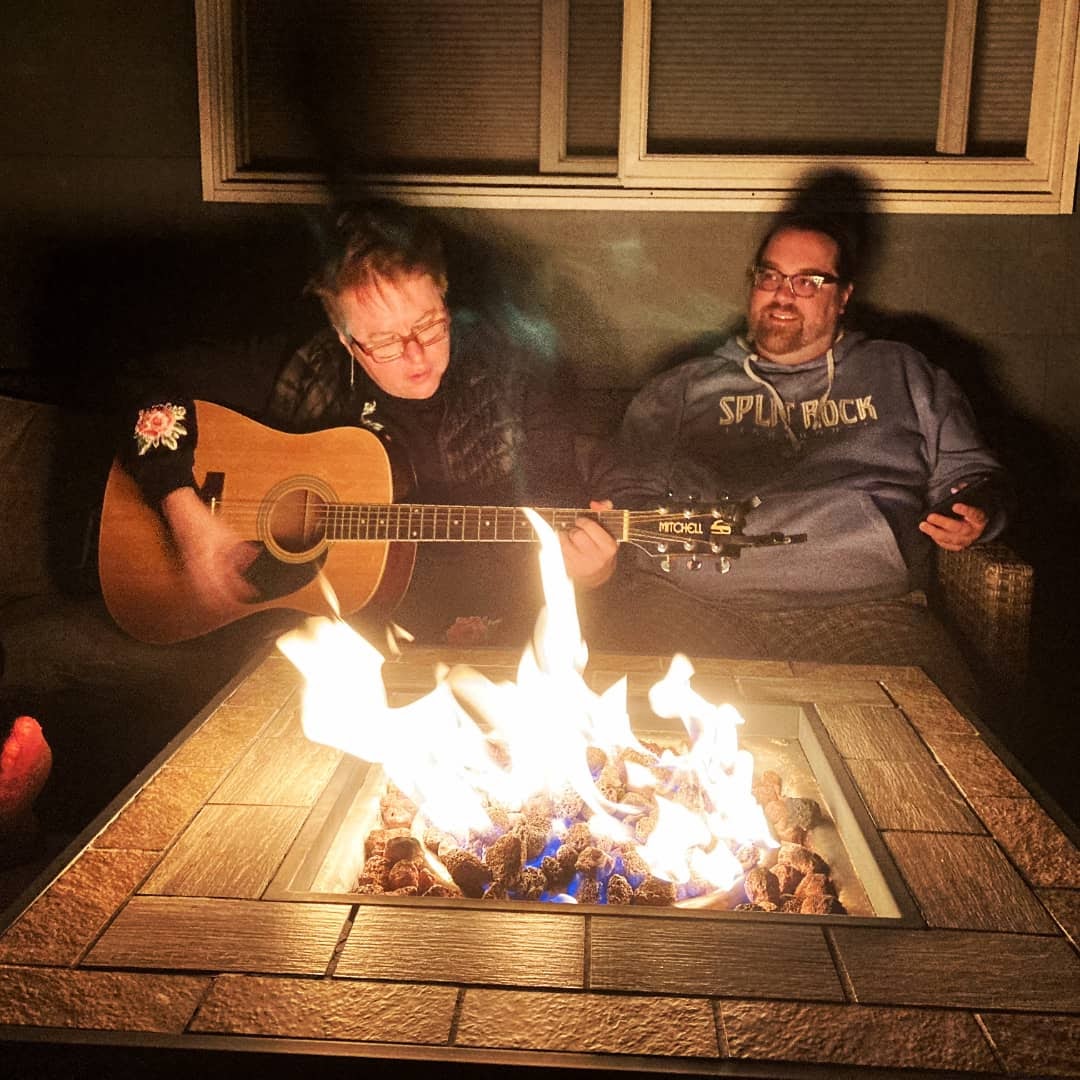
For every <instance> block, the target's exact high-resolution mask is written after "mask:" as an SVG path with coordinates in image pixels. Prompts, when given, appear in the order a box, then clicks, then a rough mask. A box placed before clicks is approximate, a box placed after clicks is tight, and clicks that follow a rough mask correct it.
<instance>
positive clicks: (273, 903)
mask: <svg viewBox="0 0 1080 1080" xmlns="http://www.w3.org/2000/svg"><path fill="white" fill-rule="evenodd" d="M436 660H443V661H447V662H450V663H453V662H459V661H460V662H467V663H471V664H472V665H473V666H475V667H478V668H479V669H480V670H481V671H484V672H487V673H490V674H493V675H494V676H498V677H512V675H513V671H514V668H515V665H516V657H515V656H511V655H509V654H504V653H500V652H496V651H492V650H471V651H470V650H461V651H457V652H454V653H453V654H451V653H450V652H449V651H448V650H442V651H441V652H440V653H438V654H436V653H434V652H432V651H425V650H416V651H413V652H411V653H409V654H408V655H407V657H406V659H405V660H403V661H401V662H397V663H393V664H389V665H387V667H386V668H385V669H384V670H385V676H386V681H387V685H388V687H389V688H390V689H391V690H396V691H402V692H410V691H414V690H420V689H424V688H426V687H427V686H429V685H430V684H431V679H432V671H433V666H434V663H435V661H436ZM664 666H665V661H664V660H662V659H661V658H656V657H639V656H633V657H623V656H618V657H616V656H599V657H594V658H593V660H592V662H591V664H590V673H591V678H592V679H594V680H595V684H596V686H597V687H601V686H606V685H607V684H608V683H610V682H611V681H612V680H613V679H614V678H615V677H616V676H617V675H621V674H623V673H627V672H628V673H629V675H630V680H631V684H632V686H633V685H635V684H640V686H642V687H643V686H646V685H649V684H651V683H652V682H653V681H655V679H656V678H657V677H658V676H659V675H660V673H661V672H662V670H663V669H664ZM695 667H696V668H697V670H698V679H697V685H698V686H699V689H701V690H702V692H703V693H705V694H706V695H707V696H709V697H710V698H711V699H712V700H720V699H722V698H723V697H725V696H728V697H734V698H738V699H742V700H745V701H748V702H811V703H813V704H814V705H815V707H816V709H817V711H818V713H819V715H820V716H821V718H822V720H823V722H824V724H825V727H826V728H827V730H828V733H829V736H830V738H831V739H832V741H833V743H834V745H835V746H836V748H837V750H838V751H839V753H840V755H841V757H842V759H843V762H844V765H845V767H846V768H847V770H848V771H849V773H850V776H851V778H852V779H853V781H854V783H855V785H856V786H857V788H858V790H859V792H860V793H861V795H862V797H863V799H864V801H865V803H866V805H867V808H868V809H869V812H870V814H871V816H872V818H873V821H874V824H875V826H876V828H877V830H878V831H879V833H880V836H881V838H882V840H883V841H884V843H885V845H886V846H887V848H888V850H889V851H890V853H891V855H892V858H893V859H894V861H895V863H896V865H897V867H898V868H899V871H900V873H901V875H902V876H903V878H904V880H905V882H906V884H907V886H908V889H909V891H910V892H911V894H912V896H913V897H914V899H915V902H916V904H917V906H918V909H919V911H920V913H921V917H922V921H923V923H924V924H925V925H923V926H919V927H916V928H911V927H903V928H901V927H890V926H871V925H862V924H847V925H845V923H844V921H843V919H842V918H838V919H833V920H826V921H825V922H824V923H820V922H812V923H811V922H808V923H806V924H805V925H804V924H797V923H794V922H791V921H785V922H780V921H777V922H776V923H774V924H770V923H769V922H768V921H767V920H763V921H757V922H747V923H740V922H738V921H732V920H726V921H721V920H711V921H710V920H698V919H693V920H686V919H678V918H643V919H637V920H632V921H633V922H634V924H635V926H634V931H633V934H632V944H633V948H632V950H629V949H628V947H627V938H626V933H625V929H624V924H625V920H620V918H619V917H618V916H617V915H615V914H613V913H610V912H607V911H606V910H605V909H602V908H599V909H585V908H583V909H581V911H577V910H574V911H572V912H569V913H567V912H566V911H561V912H559V913H558V914H557V915H555V914H547V913H544V912H543V911H538V912H537V911H528V912H522V911H520V910H519V911H512V910H505V909H499V910H483V909H479V908H478V907H475V906H474V907H470V908H466V909H458V910H454V909H453V908H452V907H447V908H432V907H430V906H429V907H424V906H419V907H413V908H408V907H400V906H398V907H389V906H385V905H382V906H380V905H377V904H362V903H344V902H343V903H333V902H303V901H296V902H291V901H282V900H267V899H263V898H262V897H263V894H264V892H265V890H266V889H267V886H268V884H269V883H270V881H271V879H272V877H273V875H274V873H275V872H276V870H277V868H278V867H279V866H280V864H281V861H282V859H283V858H284V857H285V854H286V852H287V851H288V849H289V846H290V845H291V844H292V842H293V840H294V838H295V837H296V835H297V834H298V832H299V831H300V829H301V828H302V827H303V825H304V822H305V820H306V818H307V816H308V814H309V813H310V812H311V810H312V807H313V806H314V805H315V804H316V802H317V800H318V798H319V795H320V794H321V792H322V790H323V788H324V787H325V785H326V784H327V782H328V781H329V779H330V777H331V776H332V774H333V772H334V769H335V768H336V766H337V764H338V762H339V759H340V755H339V753H338V752H337V751H334V750H330V749H328V748H326V747H323V746H318V745H315V744H312V743H310V742H308V741H307V740H306V739H305V738H304V736H303V733H302V732H301V730H300V726H299V720H298V715H297V700H296V699H297V686H298V682H299V677H298V675H297V674H296V672H295V669H294V668H293V667H292V665H291V664H290V663H288V662H287V661H286V660H284V659H283V658H281V657H280V656H276V655H275V656H271V657H268V658H267V659H265V660H263V661H262V662H261V663H260V664H259V665H258V666H257V667H256V668H255V670H253V671H252V672H251V673H250V674H249V675H248V676H247V677H245V678H244V679H242V680H240V681H239V682H238V683H237V685H236V686H235V688H234V689H233V690H232V691H231V693H229V694H228V696H227V697H225V698H224V700H223V701H222V702H221V703H220V704H218V705H217V706H216V707H214V708H212V709H210V710H208V711H207V713H206V714H205V715H203V716H200V717H198V718H196V720H195V721H193V723H192V724H191V725H190V727H189V728H188V730H187V731H186V732H185V734H184V735H183V736H182V738H181V739H180V740H178V741H177V743H176V744H175V747H174V749H173V750H172V751H171V753H170V754H169V755H168V756H167V757H166V758H165V759H164V760H163V762H162V763H160V764H159V765H158V766H157V767H156V768H154V769H153V770H152V771H150V772H149V773H148V775H146V776H144V777H142V778H141V779H140V781H138V782H137V783H136V784H135V785H133V786H132V789H131V790H130V791H129V792H128V793H127V794H126V796H125V798H124V799H122V800H121V801H120V803H118V805H117V806H116V807H115V808H113V810H112V811H111V812H110V813H108V814H107V815H105V816H104V817H103V819H102V820H101V821H99V822H98V823H96V824H95V826H94V828H93V829H92V830H91V832H92V835H91V838H90V839H89V841H87V842H85V843H84V844H82V846H80V847H78V849H77V850H74V851H71V852H69V853H68V854H67V855H66V856H65V858H64V859H63V860H62V861H61V863H60V864H59V865H58V866H57V868H56V876H55V878H54V879H53V880H52V881H51V883H50V884H49V885H48V886H47V887H46V888H44V889H43V890H42V891H41V892H40V893H39V894H38V895H37V896H36V897H35V898H33V900H32V902H30V903H29V905H28V906H26V907H25V909H23V910H21V911H19V912H18V913H17V914H16V915H15V917H14V919H13V921H11V922H10V925H8V926H7V928H6V930H4V932H3V933H2V935H0V1037H3V1038H6V1039H9V1040H10V1039H15V1040H19V1039H34V1040H42V1039H46V1040H53V1041H55V1042H56V1043H58V1044H62V1043H67V1042H80V1041H92V1040H94V1039H95V1038H97V1039H100V1038H101V1037H102V1036H101V1033H103V1032H105V1033H110V1034H109V1035H108V1038H109V1039H112V1040H113V1041H116V1040H118V1039H119V1040H121V1041H125V1042H131V1043H139V1044H145V1045H148V1046H163V1047H180V1048H183V1047H185V1046H198V1047H202V1048H205V1047H212V1048H220V1049H221V1050H223V1051H230V1050H235V1049H236V1048H237V1047H238V1046H243V1045H245V1044H247V1045H257V1046H258V1047H259V1048H260V1049H267V1048H274V1047H275V1046H284V1045H286V1044H285V1043H284V1042H281V1040H305V1041H306V1043H305V1045H311V1046H317V1047H318V1048H319V1052H320V1053H331V1054H338V1055H355V1056H360V1057H367V1058H370V1059H371V1060H372V1062H374V1061H376V1060H382V1061H384V1062H387V1061H391V1060H392V1059H394V1058H395V1057H401V1058H410V1059H413V1060H416V1059H426V1060H432V1061H439V1060H443V1061H447V1062H449V1061H454V1062H458V1063H468V1062H470V1061H489V1060H490V1061H495V1062H498V1063H502V1064H504V1065H505V1064H508V1063H511V1064H512V1063H523V1064H526V1065H527V1064H533V1063H537V1064H546V1065H563V1066H565V1067H567V1068H572V1067H574V1066H582V1067H595V1066H598V1065H612V1064H613V1063H615V1064H617V1065H618V1067H620V1068H627V1069H631V1070H639V1071H641V1072H645V1073H655V1072H657V1071H658V1070H659V1069H661V1068H662V1067H663V1066H664V1065H665V1064H673V1063H678V1064H679V1066H680V1068H681V1070H682V1071H684V1072H693V1073H698V1074H702V1075H707V1074H713V1073H714V1074H717V1075H729V1076H737V1075H757V1076H760V1075H763V1072H762V1070H763V1069H765V1068H767V1067H768V1066H770V1065H772V1066H775V1067H777V1068H781V1069H783V1070H784V1075H799V1074H800V1069H801V1070H802V1071H803V1072H805V1074H806V1075H823V1072H822V1070H823V1069H824V1070H825V1073H829V1070H830V1069H839V1068H840V1067H842V1066H848V1067H851V1068H853V1069H857V1070H858V1075H860V1076H865V1075H873V1074H874V1073H875V1072H878V1071H880V1072H881V1075H886V1074H888V1075H895V1074H894V1073H893V1072H892V1071H891V1070H896V1069H909V1070H912V1075H916V1074H918V1075H935V1074H938V1073H940V1072H942V1071H944V1070H955V1071H958V1072H961V1073H963V1072H967V1073H971V1074H973V1075H980V1076H987V1075H1023V1076H1080V1055H1078V1054H1077V1048H1078V1047H1080V957H1078V952H1077V944H1078V942H1080V855H1078V852H1077V850H1076V848H1075V847H1074V846H1073V844H1072V843H1071V842H1070V840H1069V838H1068V837H1067V836H1066V835H1065V833H1064V832H1063V831H1062V830H1061V829H1060V828H1059V827H1058V826H1057V825H1056V824H1055V823H1054V822H1053V820H1052V819H1051V818H1050V817H1049V816H1048V815H1047V814H1046V813H1045V811H1044V810H1043V809H1042V807H1040V805H1039V803H1038V802H1037V801H1036V800H1035V799H1034V798H1033V797H1032V796H1031V795H1030V794H1029V793H1028V792H1027V790H1026V789H1025V788H1024V787H1023V786H1022V784H1021V783H1020V782H1019V781H1018V780H1017V779H1016V777H1015V776H1014V775H1013V774H1012V773H1011V772H1010V771H1009V769H1008V768H1007V767H1006V766H1005V765H1004V764H1003V763H1002V762H1001V761H1000V760H999V759H998V757H996V756H995V754H994V752H993V750H992V749H991V748H990V746H988V745H987V743H986V741H984V739H983V737H982V735H981V734H980V732H979V730H978V729H977V728H976V727H975V726H974V725H972V724H971V723H970V722H969V721H968V720H967V719H966V718H965V717H963V716H962V715H961V714H960V713H958V712H957V711H956V710H955V709H953V708H952V707H951V706H950V705H949V703H948V702H947V701H946V699H945V698H944V697H943V696H942V695H941V694H940V693H939V691H938V690H937V689H936V688H935V687H934V686H933V684H932V683H930V682H929V680H927V678H926V677H925V676H924V675H923V674H922V672H921V671H918V670H916V669H912V668H865V667H863V668H856V667H838V666H827V665H809V664H788V663H781V662H762V663H754V662H736V661H716V660H703V661H698V662H696V663H695ZM125 800H126V801H125ZM629 951H632V953H633V955H632V956H628V955H627V954H628V952H629Z"/></svg>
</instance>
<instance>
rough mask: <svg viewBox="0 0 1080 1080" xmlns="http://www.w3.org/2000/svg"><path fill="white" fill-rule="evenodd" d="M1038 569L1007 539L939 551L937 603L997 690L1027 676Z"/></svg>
mask: <svg viewBox="0 0 1080 1080" xmlns="http://www.w3.org/2000/svg"><path fill="white" fill-rule="evenodd" d="M1033 585H1034V571H1033V569H1032V567H1031V566H1030V565H1029V564H1028V563H1026V562H1024V560H1023V559H1021V558H1020V557H1019V556H1018V555H1017V554H1016V553H1015V552H1014V551H1013V550H1012V549H1011V548H1009V547H1008V546H1007V545H1006V544H1000V543H994V544H982V545H977V546H975V547H971V548H968V549H967V550H966V551H958V552H945V551H942V552H939V553H938V574H937V588H936V591H935V596H934V599H935V606H936V607H937V608H938V610H939V612H940V614H942V615H943V616H944V618H945V619H946V621H947V622H948V623H949V625H950V626H951V627H952V629H953V630H954V632H955V633H956V634H957V636H958V638H959V639H960V642H961V644H962V645H963V646H964V647H965V649H966V651H967V653H968V655H969V657H970V659H971V661H972V666H973V667H974V668H975V672H976V674H977V675H978V676H980V677H981V678H983V679H985V680H986V681H987V682H988V683H990V684H991V685H992V686H994V687H995V689H1003V690H1012V689H1015V688H1018V687H1019V686H1020V685H1021V684H1022V683H1023V682H1024V679H1025V677H1026V675H1027V670H1028V648H1029V639H1030V630H1031V598H1032V590H1033Z"/></svg>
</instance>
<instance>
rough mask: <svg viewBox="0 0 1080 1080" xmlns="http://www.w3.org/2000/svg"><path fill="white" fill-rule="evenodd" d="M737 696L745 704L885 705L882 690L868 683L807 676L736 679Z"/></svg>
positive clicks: (872, 683)
mask: <svg viewBox="0 0 1080 1080" xmlns="http://www.w3.org/2000/svg"><path fill="white" fill-rule="evenodd" d="M738 684H739V692H740V694H741V695H742V696H743V697H745V698H746V699H747V700H748V701H790V702H793V703H794V702H801V701H813V702H815V703H816V704H819V705H844V704H847V705H888V704H889V698H888V695H887V694H886V693H885V691H884V690H882V688H881V687H880V686H879V685H878V683H876V682H873V681H872V680H870V679H850V680H845V679H832V678H826V677H818V676H808V677H806V678H802V679H764V678H759V677H757V676H742V675H740V676H739V678H738Z"/></svg>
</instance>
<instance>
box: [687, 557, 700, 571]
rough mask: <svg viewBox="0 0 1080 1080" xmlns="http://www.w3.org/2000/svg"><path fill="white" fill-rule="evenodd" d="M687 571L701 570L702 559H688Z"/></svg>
mask: <svg viewBox="0 0 1080 1080" xmlns="http://www.w3.org/2000/svg"><path fill="white" fill-rule="evenodd" d="M686 569H687V570H700V569H701V560H700V559H687V560H686Z"/></svg>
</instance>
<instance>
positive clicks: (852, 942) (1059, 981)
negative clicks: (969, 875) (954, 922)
mask: <svg viewBox="0 0 1080 1080" xmlns="http://www.w3.org/2000/svg"><path fill="white" fill-rule="evenodd" d="M830 933H831V934H832V935H833V940H834V941H835V943H836V947H837V951H838V953H839V956H840V961H841V963H842V964H843V965H844V970H845V971H846V973H847V975H848V978H849V980H850V985H851V987H852V990H853V992H854V995H855V999H856V1001H858V1002H860V1003H862V1004H865V1005H930V1006H939V1007H943V1008H945V1007H951V1008H968V1009H1018V1010H1023V1011H1025V1012H1050V1011H1057V1012H1066V1013H1080V958H1078V957H1077V955H1076V953H1075V951H1074V950H1073V949H1072V947H1071V946H1070V945H1069V943H1068V942H1067V941H1066V940H1065V939H1064V938H1061V937H1033V936H1030V935H1021V934H991V933H970V932H966V931H962V930H934V931H929V932H928V931H925V930H876V929H865V928H862V927H840V928H836V929H831V930H830Z"/></svg>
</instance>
